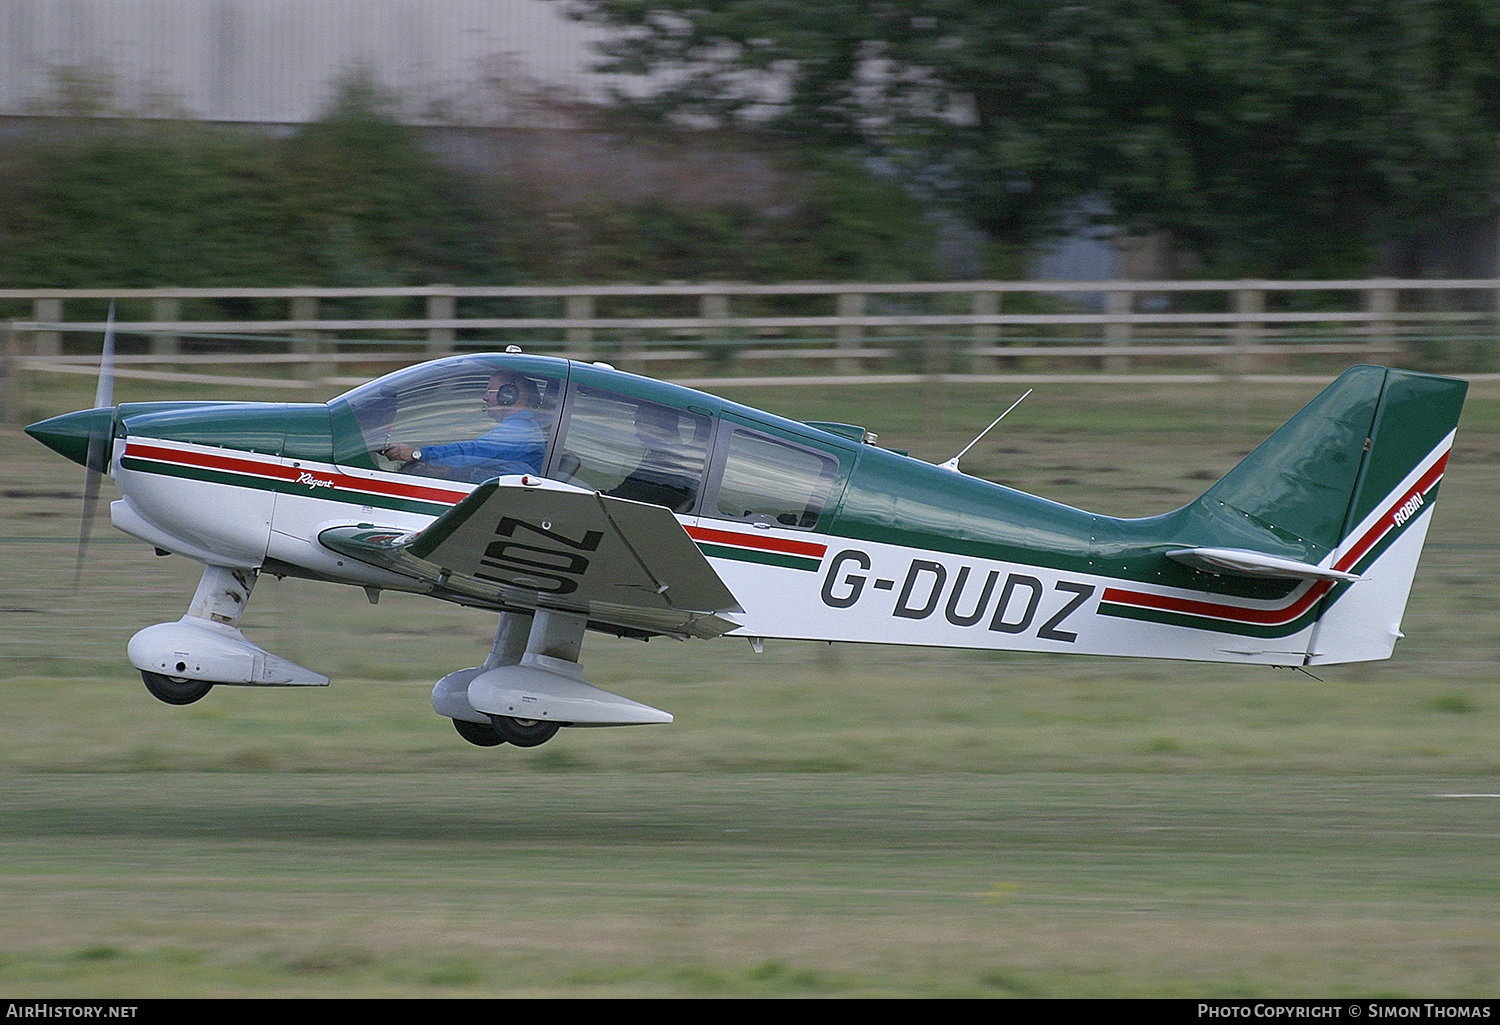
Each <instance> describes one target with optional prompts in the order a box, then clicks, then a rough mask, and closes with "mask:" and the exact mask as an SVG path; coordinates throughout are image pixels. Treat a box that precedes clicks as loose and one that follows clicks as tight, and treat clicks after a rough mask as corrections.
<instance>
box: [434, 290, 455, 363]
mask: <svg viewBox="0 0 1500 1025" xmlns="http://www.w3.org/2000/svg"><path fill="white" fill-rule="evenodd" d="M432 287H433V288H434V289H439V288H451V287H452V286H451V285H433V286H432ZM457 317H458V300H457V299H456V298H454V296H453V295H452V294H451V293H448V292H438V291H433V292H429V293H428V295H427V319H428V320H455V319H457ZM456 337H457V332H455V331H454V330H453V329H452V328H451V327H429V328H428V329H427V355H428V356H429V357H430V358H433V359H436V358H437V357H438V356H443V355H446V354H447V353H450V352H452V351H453V340H454V338H456Z"/></svg>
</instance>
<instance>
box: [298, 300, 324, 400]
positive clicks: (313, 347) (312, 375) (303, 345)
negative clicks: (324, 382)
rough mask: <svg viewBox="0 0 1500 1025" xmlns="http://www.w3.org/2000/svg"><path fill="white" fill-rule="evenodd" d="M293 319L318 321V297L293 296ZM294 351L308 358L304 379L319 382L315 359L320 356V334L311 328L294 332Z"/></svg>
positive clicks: (303, 373)
mask: <svg viewBox="0 0 1500 1025" xmlns="http://www.w3.org/2000/svg"><path fill="white" fill-rule="evenodd" d="M292 319H293V320H317V319H318V297H317V296H315V295H294V296H292ZM292 351H293V352H295V353H298V354H299V355H302V356H305V357H307V366H306V367H305V368H304V370H303V372H302V379H303V380H305V381H308V382H313V381H316V380H318V377H319V376H320V373H321V371H320V370H319V368H318V361H317V359H316V358H315V357H316V356H317V354H318V333H317V332H316V331H313V330H311V329H309V328H298V329H297V330H295V331H293V332H292Z"/></svg>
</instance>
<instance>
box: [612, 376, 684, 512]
mask: <svg viewBox="0 0 1500 1025" xmlns="http://www.w3.org/2000/svg"><path fill="white" fill-rule="evenodd" d="M681 416H682V415H681V414H680V413H679V412H678V411H677V410H675V409H670V408H668V407H666V406H658V405H656V404H655V403H651V402H643V403H641V404H640V405H639V406H637V407H636V411H635V436H636V439H637V440H638V441H639V442H640V444H641V448H642V449H643V450H644V451H643V453H642V456H641V461H640V464H639V465H638V466H637V467H636V468H635V469H634V470H632V471H631V473H630V474H629V476H627V477H626V478H625V479H624V480H622V481H621V482H620V483H619V484H618V485H616V486H615V488H614V489H613V490H612V491H610V492H608V494H609V495H611V496H612V497H614V498H628V499H631V500H633V501H636V502H649V503H651V504H652V505H664V506H666V507H667V508H668V509H671V510H672V511H673V512H687V511H688V510H689V509H691V508H692V507H693V502H694V500H695V499H696V498H697V497H698V486H699V484H700V482H701V481H702V479H703V463H704V456H705V451H704V445H703V443H701V442H699V441H697V440H696V439H695V438H691V437H690V438H688V439H686V440H685V439H684V438H683V437H682V422H681Z"/></svg>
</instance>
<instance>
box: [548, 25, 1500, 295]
mask: <svg viewBox="0 0 1500 1025" xmlns="http://www.w3.org/2000/svg"><path fill="white" fill-rule="evenodd" d="M574 10H575V13H576V16H577V17H580V18H583V19H585V20H589V21H593V22H597V23H600V24H604V25H609V26H612V27H613V28H614V29H616V30H617V31H616V34H615V36H614V37H613V38H612V40H611V41H610V42H609V43H608V44H607V45H606V46H605V47H604V48H603V56H604V58H605V60H604V62H603V64H602V65H601V68H602V70H608V71H612V72H617V73H634V74H638V75H642V76H644V78H643V82H644V88H645V94H646V95H645V99H644V104H645V105H647V106H650V107H652V108H653V109H654V110H655V111H657V112H658V113H659V114H662V115H667V116H678V117H685V116H686V117H694V118H700V119H708V120H709V121H712V122H715V123H721V124H722V123H753V124H756V125H757V126H758V127H761V128H762V129H766V128H770V129H774V130H778V131H781V132H785V133H789V134H794V135H796V136H797V137H799V138H801V139H803V140H805V141H806V144H807V145H810V146H818V147H823V146H828V147H853V148H855V149H857V150H858V151H860V152H864V153H867V154H872V155H877V154H878V155H880V156H881V157H883V158H885V159H886V160H888V161H889V162H890V163H891V164H892V166H900V167H903V168H905V169H906V170H907V172H908V174H909V175H910V177H911V178H912V180H913V181H918V182H920V183H922V184H923V185H924V186H925V187H926V188H928V189H930V190H931V191H932V192H933V193H934V194H936V195H939V196H942V197H945V198H947V199H949V200H951V201H952V202H954V203H955V204H956V205H958V206H959V207H960V208H961V209H962V210H963V211H964V212H965V213H966V214H967V215H968V216H969V217H971V218H972V219H973V220H974V221H975V223H977V224H978V225H979V226H981V227H983V228H985V229H987V230H988V231H989V232H991V233H992V234H993V235H994V236H996V237H998V238H1001V239H1007V240H1011V241H1016V242H1027V241H1031V240H1034V239H1035V238H1036V236H1037V235H1038V233H1040V232H1043V231H1046V230H1049V229H1050V228H1053V227H1055V226H1057V225H1058V224H1059V223H1060V220H1061V218H1062V217H1063V215H1065V214H1066V213H1068V212H1069V211H1070V210H1077V209H1078V208H1079V206H1080V204H1081V203H1082V202H1083V201H1084V200H1086V199H1092V200H1096V201H1097V200H1102V201H1103V203H1102V204H1099V203H1097V202H1096V203H1093V204H1091V205H1094V206H1100V205H1102V206H1103V208H1105V209H1108V210H1109V211H1110V212H1111V213H1110V216H1111V218H1112V220H1113V221H1114V223H1115V224H1116V225H1117V226H1119V227H1121V228H1124V229H1127V230H1131V231H1136V232H1148V231H1149V232H1166V233H1169V234H1170V235H1171V236H1173V237H1174V238H1175V239H1176V240H1177V241H1178V243H1179V244H1180V245H1181V246H1182V247H1183V248H1185V249H1187V250H1190V251H1192V252H1194V253H1196V254H1197V255H1198V256H1200V257H1201V258H1202V259H1203V260H1204V261H1206V262H1207V263H1209V264H1210V265H1211V266H1215V267H1218V268H1221V269H1231V270H1233V271H1235V272H1241V273H1263V274H1284V273H1296V272H1311V273H1318V272H1329V271H1332V270H1336V269H1337V270H1349V269H1352V268H1353V267H1354V265H1355V264H1357V262H1358V261H1360V260H1362V259H1363V258H1364V257H1365V256H1366V255H1367V254H1368V252H1369V251H1370V249H1371V247H1372V246H1374V245H1376V244H1378V243H1380V242H1382V241H1385V240H1388V239H1391V238H1395V237H1399V236H1400V235H1402V234H1404V233H1407V232H1410V231H1412V230H1414V229H1415V228H1417V227H1420V226H1421V225H1422V224H1423V223H1424V222H1426V221H1427V220H1429V219H1437V218H1440V217H1444V216H1452V215H1454V214H1459V215H1465V214H1479V213H1492V212H1493V211H1494V210H1495V209H1496V205H1497V193H1500V190H1497V184H1500V176H1497V168H1500V157H1497V153H1500V9H1497V7H1496V5H1493V4H1491V3H1489V2H1488V0H1304V2H1302V3H1298V4H1288V3H1285V2H1284V0H1089V2H1087V3H1065V2H1061V0H908V2H904V3H901V4H896V3H894V2H889V0H830V2H826V3H821V4H807V3H804V2H798V0H732V2H731V0H577V2H576V3H575V4H574Z"/></svg>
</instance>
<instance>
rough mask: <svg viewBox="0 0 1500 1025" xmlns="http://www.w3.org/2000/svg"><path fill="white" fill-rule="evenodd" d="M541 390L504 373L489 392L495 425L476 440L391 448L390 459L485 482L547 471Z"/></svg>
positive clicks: (486, 399) (489, 412)
mask: <svg viewBox="0 0 1500 1025" xmlns="http://www.w3.org/2000/svg"><path fill="white" fill-rule="evenodd" d="M536 398H537V395H536V386H535V385H533V384H532V383H531V382H530V381H528V380H526V378H524V377H522V376H520V375H519V374H513V373H510V372H509V371H504V370H502V371H499V372H497V373H495V374H494V375H492V376H491V377H490V384H489V388H488V389H486V390H485V393H484V413H485V415H486V416H488V417H489V418H490V419H491V420H494V421H495V426H494V427H492V428H490V429H489V430H488V431H486V432H485V433H484V434H482V435H480V436H479V437H477V438H475V439H474V440H473V441H455V442H452V443H450V444H446V445H422V446H421V447H414V446H412V445H407V444H405V443H403V442H397V443H395V444H392V445H388V446H386V448H385V449H384V450H383V453H384V455H385V456H386V458H387V459H394V460H396V461H397V462H401V463H410V462H418V463H421V464H423V465H424V466H435V467H440V468H443V469H445V470H449V471H451V475H452V476H454V477H456V478H458V479H459V480H467V481H474V482H478V481H484V480H489V479H490V478H491V477H499V476H503V475H506V474H516V473H535V474H540V473H541V472H542V461H543V459H544V458H545V456H546V454H547V441H546V438H545V437H544V436H543V434H542V425H541V424H540V423H539V422H538V421H537V417H536V413H535V412H534V411H533V407H534V406H535V405H536Z"/></svg>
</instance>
